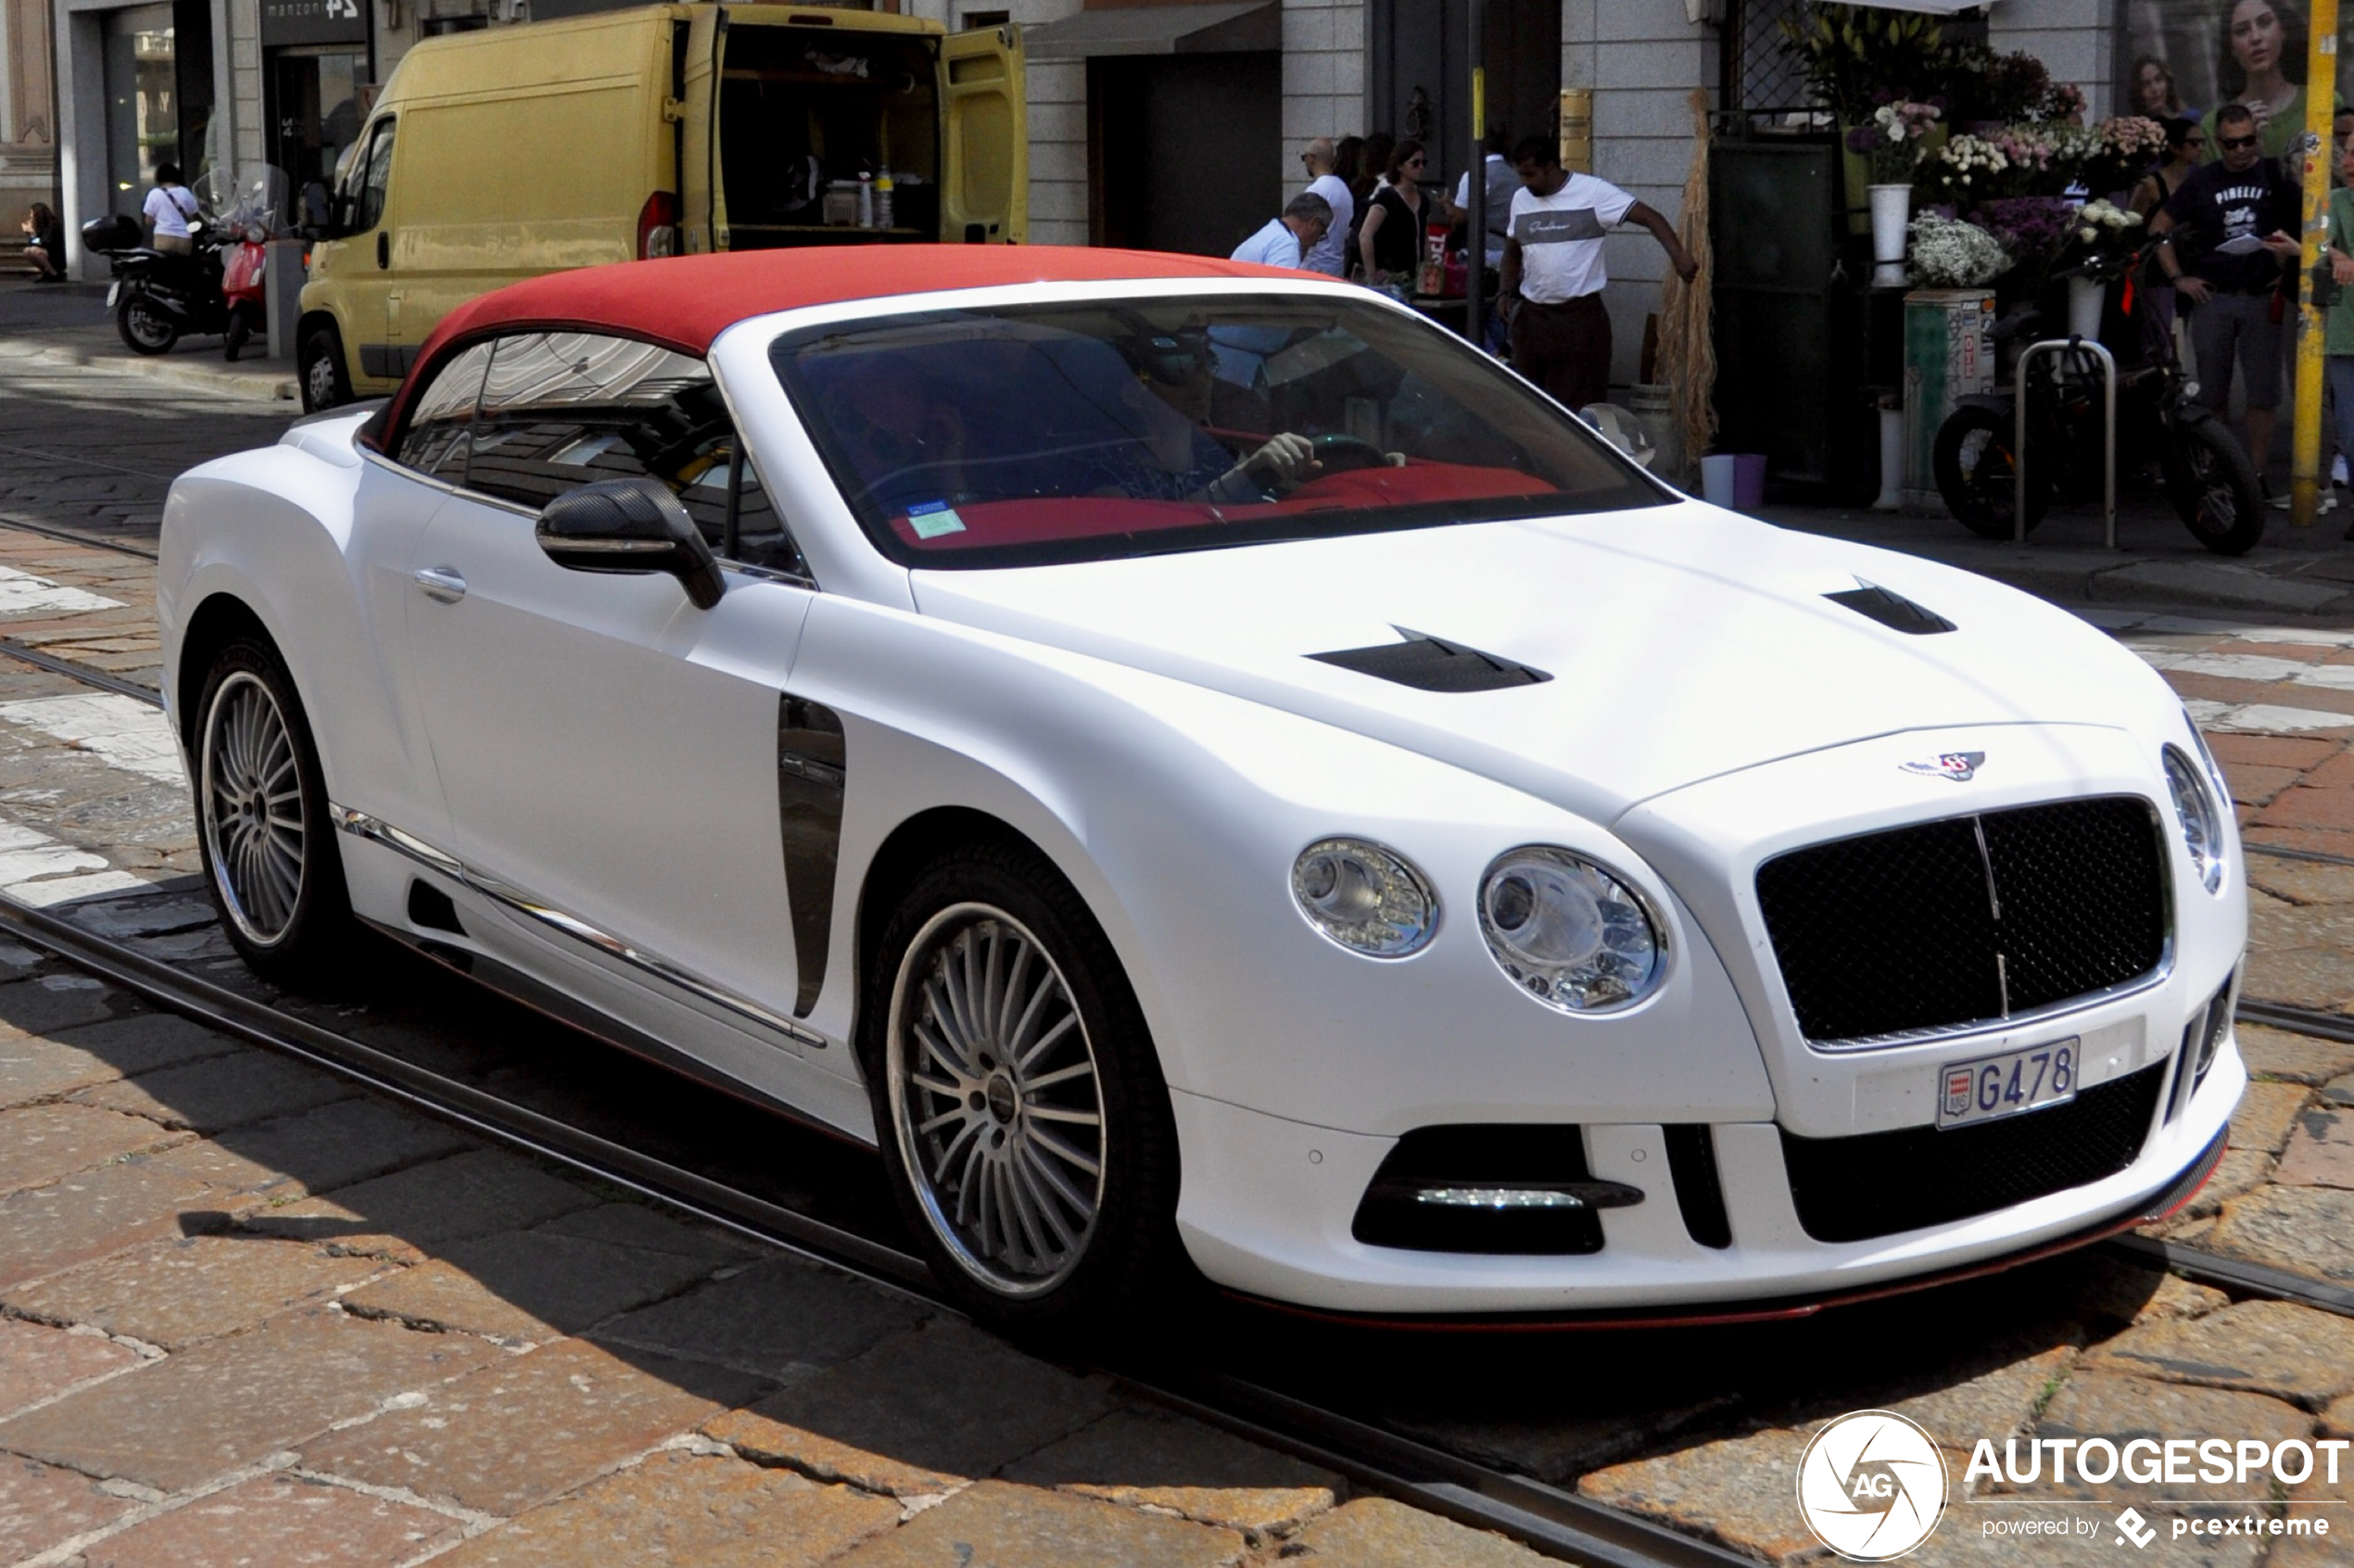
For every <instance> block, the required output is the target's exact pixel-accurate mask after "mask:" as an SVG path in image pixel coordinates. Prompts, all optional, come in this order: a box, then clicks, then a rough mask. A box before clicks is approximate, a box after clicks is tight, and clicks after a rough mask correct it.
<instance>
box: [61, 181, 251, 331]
mask: <svg viewBox="0 0 2354 1568" xmlns="http://www.w3.org/2000/svg"><path fill="white" fill-rule="evenodd" d="M284 184H285V177H284V176H283V175H282V174H280V173H279V172H278V171H276V170H274V169H264V170H260V171H257V172H254V173H251V174H249V175H247V176H246V177H244V178H236V177H231V178H229V179H226V180H223V179H218V178H214V177H211V176H208V177H207V178H206V179H205V180H203V181H201V182H199V183H198V184H197V185H196V187H195V189H196V198H197V212H196V217H194V218H192V219H190V220H189V221H188V232H189V236H190V238H191V239H192V240H193V241H194V249H193V250H192V251H191V252H190V253H188V254H186V255H171V254H167V253H166V252H164V251H160V250H158V249H156V248H155V247H152V246H150V245H148V244H147V243H146V234H145V232H144V231H143V230H142V229H141V227H140V224H139V221H138V220H137V219H136V218H133V217H129V216H127V215H124V214H121V213H114V214H110V215H108V216H107V217H104V218H94V219H92V220H91V221H89V222H87V223H84V224H83V225H82V244H83V245H84V246H85V247H88V248H89V249H90V250H91V251H93V252H95V254H98V255H101V256H104V257H106V258H107V259H108V263H109V264H110V265H111V267H112V269H113V272H114V284H113V285H112V286H111V287H110V288H108V290H107V308H108V310H110V311H112V312H113V314H114V322H115V331H116V332H117V333H118V334H119V335H120V336H121V338H122V341H123V342H124V343H125V344H126V345H128V346H129V347H130V348H131V349H132V350H133V352H134V353H140V354H168V353H170V352H171V349H172V348H173V347H174V346H176V345H177V344H178V343H179V341H180V339H181V337H182V336H183V335H188V334H196V335H208V334H213V333H218V334H220V335H221V336H222V338H223V339H224V346H225V348H226V351H227V353H228V357H229V358H230V359H232V360H234V359H235V358H236V357H237V355H238V352H239V351H240V350H241V349H242V348H244V347H245V344H246V341H247V338H248V337H250V336H251V335H252V334H253V332H254V329H255V328H257V327H259V326H260V325H262V323H263V322H264V320H265V307H264V304H263V297H262V274H263V261H264V258H265V256H266V255H267V252H266V251H265V250H264V249H263V247H264V245H265V244H266V243H267V242H268V240H269V238H270V236H271V232H272V227H273V226H274V224H275V223H276V221H277V220H278V215H279V201H278V197H279V196H280V194H281V193H282V192H283V189H284ZM224 192H225V193H226V194H227V195H228V196H230V198H231V199H229V200H228V201H226V202H221V201H220V200H218V199H215V198H217V197H218V196H220V195H221V194H222V193H224ZM224 208H225V210H222V209H224Z"/></svg>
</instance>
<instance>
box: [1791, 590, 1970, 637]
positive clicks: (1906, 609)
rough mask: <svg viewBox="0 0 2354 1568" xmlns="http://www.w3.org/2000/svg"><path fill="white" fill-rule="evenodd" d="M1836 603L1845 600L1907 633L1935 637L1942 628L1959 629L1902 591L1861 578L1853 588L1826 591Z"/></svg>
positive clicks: (1860, 613)
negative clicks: (1833, 591) (1882, 586)
mask: <svg viewBox="0 0 2354 1568" xmlns="http://www.w3.org/2000/svg"><path fill="white" fill-rule="evenodd" d="M1823 597H1824V598H1825V599H1828V600H1829V601H1831V602H1832V603H1833V604H1844V605H1846V606H1847V607H1848V608H1849V609H1850V610H1853V611H1854V612H1855V613H1857V614H1858V615H1863V616H1866V617H1868V618H1869V619H1871V620H1875V621H1878V622H1879V624H1880V625H1881V626H1887V627H1890V628H1891V629H1892V630H1895V631H1901V632H1903V633H1905V635H1906V636H1908V637H1934V636H1935V635H1936V634H1937V633H1939V632H1949V631H1954V630H1956V629H1957V628H1956V627H1955V625H1954V623H1953V622H1951V621H1949V620H1947V619H1946V618H1945V617H1944V616H1943V615H1941V614H1939V613H1937V612H1936V611H1934V610H1924V609H1922V608H1921V607H1920V606H1919V605H1917V604H1916V603H1914V602H1913V601H1911V600H1909V599H1907V598H1905V596H1904V595H1903V594H1901V593H1891V592H1889V591H1888V589H1886V588H1881V587H1879V585H1878V584H1876V583H1866V582H1861V581H1860V580H1859V582H1858V585H1857V586H1856V587H1854V588H1848V589H1847V590H1845V591H1844V592H1841V593H1827V594H1825V595H1823Z"/></svg>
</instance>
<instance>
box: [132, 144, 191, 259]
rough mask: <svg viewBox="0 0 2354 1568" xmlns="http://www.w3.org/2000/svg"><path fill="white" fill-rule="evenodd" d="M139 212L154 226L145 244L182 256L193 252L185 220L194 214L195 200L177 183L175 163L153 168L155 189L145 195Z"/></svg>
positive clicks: (176, 166)
mask: <svg viewBox="0 0 2354 1568" xmlns="http://www.w3.org/2000/svg"><path fill="white" fill-rule="evenodd" d="M139 210H140V212H141V213H142V214H144V215H145V216H146V220H147V221H148V222H149V223H151V224H153V225H154V226H155V235H154V237H153V238H152V239H151V240H149V241H148V243H149V244H150V245H152V246H154V247H156V248H157V249H158V250H160V251H163V252H165V253H167V254H169V255H172V256H185V255H187V254H188V253H189V252H190V251H192V250H194V249H196V241H195V240H194V239H192V238H190V237H189V234H188V220H189V219H191V218H194V217H195V216H196V195H195V193H193V192H191V191H190V190H189V189H188V187H187V186H185V185H184V184H182V183H180V166H179V165H178V164H176V163H158V164H157V165H156V188H155V189H154V190H151V191H149V192H148V193H147V199H146V202H144V203H143V204H142V205H141V206H140V209H139Z"/></svg>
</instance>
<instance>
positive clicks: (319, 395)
mask: <svg viewBox="0 0 2354 1568" xmlns="http://www.w3.org/2000/svg"><path fill="white" fill-rule="evenodd" d="M295 378H296V379H297V381H298V382H300V383H301V385H302V411H303V412H305V413H317V412H318V411H320V410H322V409H339V408H341V407H343V405H344V404H346V403H348V402H349V401H351V378H350V376H349V375H348V374H346V373H345V371H344V366H343V335H342V334H341V333H339V332H337V331H336V330H335V326H334V324H333V323H329V324H327V325H325V326H316V327H312V328H311V329H310V331H309V332H306V333H304V334H303V335H302V344H301V347H300V348H298V349H297V352H296V354H295Z"/></svg>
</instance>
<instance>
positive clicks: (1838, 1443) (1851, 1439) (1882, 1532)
mask: <svg viewBox="0 0 2354 1568" xmlns="http://www.w3.org/2000/svg"><path fill="white" fill-rule="evenodd" d="M1798 1511H1799V1515H1800V1517H1801V1518H1803V1519H1804V1520H1805V1521H1806V1527H1807V1528H1808V1529H1809V1530H1812V1531H1813V1532H1814V1533H1815V1538H1816V1540H1818V1541H1820V1542H1822V1543H1823V1544H1824V1545H1825V1546H1827V1547H1829V1548H1830V1549H1831V1550H1833V1551H1835V1552H1837V1553H1838V1554H1839V1555H1840V1556H1841V1557H1844V1558H1846V1559H1847V1560H1848V1561H1849V1562H1887V1561H1888V1560H1889V1559H1891V1558H1894V1557H1902V1556H1904V1555H1905V1553H1906V1552H1908V1551H1910V1550H1912V1549H1914V1548H1915V1547H1917V1546H1918V1545H1920V1544H1921V1543H1922V1542H1923V1541H1925V1540H1927V1539H1929V1535H1930V1531H1932V1530H1934V1529H1936V1528H1937V1522H1938V1520H1939V1519H1940V1518H1942V1517H1943V1515H1944V1512H1945V1461H1944V1459H1943V1456H1942V1455H1940V1454H1939V1453H1938V1451H1937V1445H1936V1443H1935V1442H1933V1441H1932V1440H1931V1439H1930V1435H1929V1434H1928V1433H1926V1432H1924V1431H1922V1430H1921V1429H1920V1427H1918V1426H1917V1425H1916V1424H1915V1423H1912V1422H1910V1421H1907V1420H1905V1418H1904V1417H1903V1416H1901V1415H1897V1414H1896V1413H1894V1412H1893V1411H1891V1410H1852V1411H1850V1412H1849V1413H1848V1414H1846V1415H1843V1416H1841V1417H1840V1418H1839V1419H1838V1420H1836V1421H1833V1422H1829V1423H1826V1424H1825V1425H1824V1426H1823V1428H1822V1430H1821V1431H1819V1432H1817V1433H1816V1434H1815V1437H1814V1441H1812V1442H1810V1443H1808V1444H1807V1445H1806V1452H1805V1453H1804V1455H1803V1456H1802V1457H1801V1458H1800V1460H1799V1461H1798Z"/></svg>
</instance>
